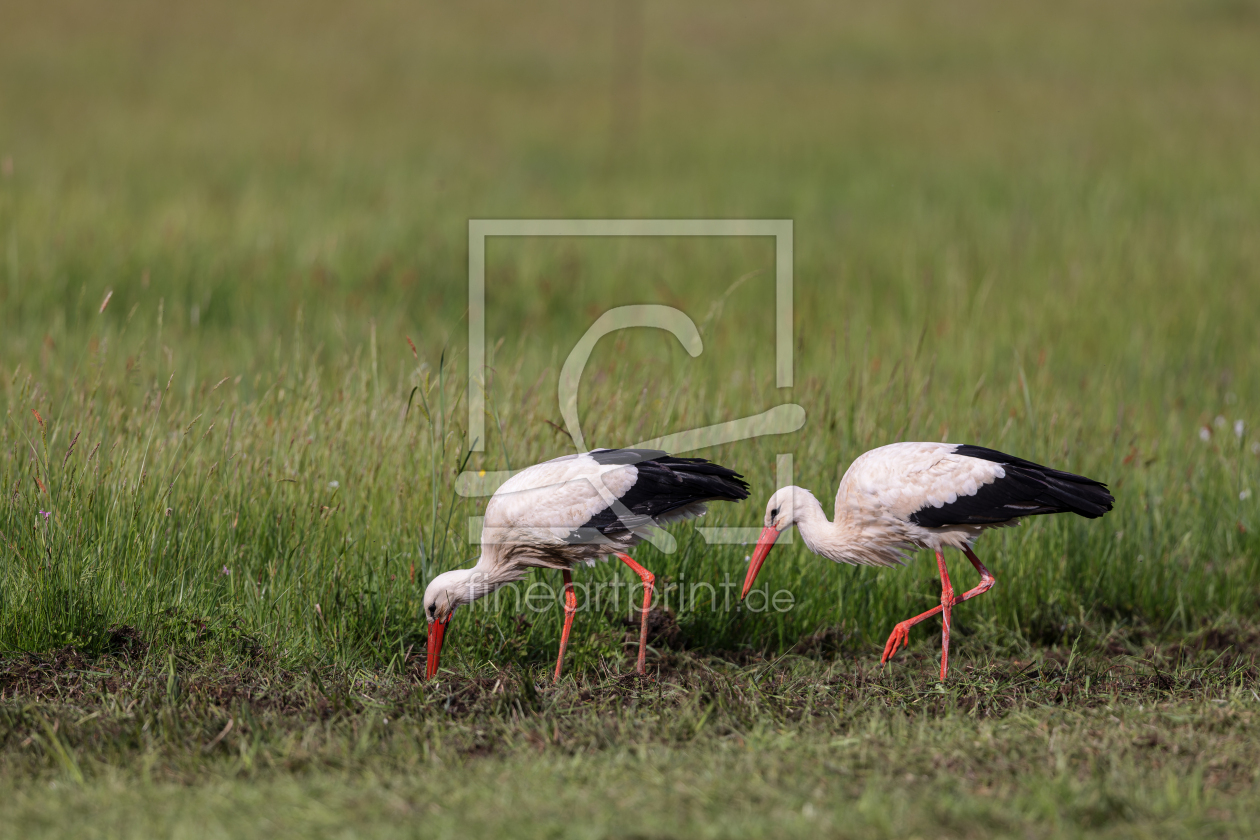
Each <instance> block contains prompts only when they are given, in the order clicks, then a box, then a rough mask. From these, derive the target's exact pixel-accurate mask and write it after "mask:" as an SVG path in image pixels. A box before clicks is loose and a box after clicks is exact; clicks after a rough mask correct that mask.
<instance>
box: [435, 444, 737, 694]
mask: <svg viewBox="0 0 1260 840" xmlns="http://www.w3.org/2000/svg"><path fill="white" fill-rule="evenodd" d="M746 498H748V484H747V483H746V482H745V481H744V480H743V477H742V476H741V475H739V474H738V473H736V472H734V471H733V470H729V469H727V468H726V467H723V466H720V465H718V464H714V463H711V462H709V461H706V460H704V459H702V458H675V457H672V456H670V455H666V454H665V453H664V452H660V451H657V450H652V449H596V450H593V451H591V452H586V453H583V454H581V455H565V456H563V457H560V458H555V459H553V460H550V461H546V462H544V463H541V464H535V465H534V466H532V467H528V468H527V469H524V470H521V471H520V472H519V473H517V474H516V475H514V476H512V477H511V478H510V479H508V480H507V481H506V482H504V484H503V486H501V487H500V488H499V489H498V490H497V491H495V493H494V495H493V496H492V497H491V499H490V502H489V504H487V505H486V516H485V522H484V524H483V526H482V538H481V545H482V548H481V557H480V558H478V560H477V565H475V566H473V567H472V568H471V569H456V570H455V571H451V572H445V573H443V574H440V575H438V576H437V577H435V578H434V579H433V580H432V581H430V583H429V586H428V588H427V589H425V592H424V612H425V616H426V617H427V619H428V621H429V647H428V659H427V661H426V675H425V676H426V679H428V678H432V677H433V675H434V674H436V673H437V670H438V662H439V660H440V658H441V654H442V639H443V636H444V634H445V632H446V625H447V624H448V623H450V620H451V614H452V613H453V612H455V610H456V608H458V607H459V606H461V605H463V604H469V603H472V602H473V601H475V600H477V599H478V598H481V597H482V596H484V595H488V594H489V593H491V592H493V591H494V590H496V589H498V588H499V587H501V586H504V585H506V584H509V583H512V582H513V581H517V580H520V579H521V578H523V577H524V576H525V575H526V574H527V573H528V572H529V570H530V569H559V570H561V572H562V573H563V575H564V630H563V632H562V633H561V636H560V653H559V655H558V656H557V657H556V675H555V678H556V679H557V680H558V679H560V670H561V668H562V667H563V665H564V650H565V647H566V646H567V645H568V643H569V630H570V629H571V628H572V626H573V615H574V613H576V612H577V593H576V592H575V591H574V589H573V579H572V576H571V574H570V570H571V569H572V568H573V567H575V566H578V565H582V564H586V565H594V563H595V561H596V560H607V559H608V556H609V555H610V554H615V555H616V556H617V558H618V559H620V560H621V561H622V562H623V563H625V564H626V565H627V566H629V567H630V568H631V569H632V570H634V572H635V573H636V574H638V576H639V578H640V579H641V580H642V581H643V613H642V615H641V616H640V621H639V626H640V631H639V658H638V663H637V665H636V671H637V672H638V673H640V674H642V673H643V670H644V657H645V656H646V651H647V626H648V623H647V611H648V608H649V607H650V606H651V604H652V585H653V583H654V581H655V576H654V575H653V574H652V573H651V572H649V571H648V570H647V569H645V568H643V567H642V566H640V565H639V564H638V563H636V562H634V560H632V559H631V558H630V556H629V555H627V554H626V553H625V552H626V551H627V550H629V549H630V548H631V547H632V546H634V545H635V544H636V543H638V542H639V541H640V540H642V539H643V537H644V536H645V535H646V534H647V532H648V531H649V530H650V529H651V528H653V527H656V526H660V525H664V524H665V523H668V522H677V521H679V520H682V519H691V518H693V517H696V516H701V515H703V514H704V513H705V505H704V503H705V502H709V501H715V500H725V501H732V502H737V501H740V500H742V499H746Z"/></svg>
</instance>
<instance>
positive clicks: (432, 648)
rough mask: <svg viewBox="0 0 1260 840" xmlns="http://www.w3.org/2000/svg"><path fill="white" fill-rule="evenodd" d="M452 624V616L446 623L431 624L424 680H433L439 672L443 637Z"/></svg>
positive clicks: (447, 618)
mask: <svg viewBox="0 0 1260 840" xmlns="http://www.w3.org/2000/svg"><path fill="white" fill-rule="evenodd" d="M450 623H451V618H450V616H447V617H446V621H430V622H429V653H428V655H427V656H426V657H425V660H424V678H425V679H426V680H431V679H433V675H434V674H436V673H437V672H438V663H439V662H440V661H441V659H442V637H443V636H444V635H446V625H448V624H450Z"/></svg>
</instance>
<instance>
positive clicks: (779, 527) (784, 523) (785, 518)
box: [739, 486, 814, 600]
mask: <svg viewBox="0 0 1260 840" xmlns="http://www.w3.org/2000/svg"><path fill="white" fill-rule="evenodd" d="M813 495H814V494H812V493H810V492H809V491H808V490H806V489H805V488H803V487H790V486H789V487H781V488H779V489H778V490H776V491H775V493H774V495H773V496H771V497H770V501H768V502H766V518H765V528H764V529H763V530H762V532H761V536H760V537H758V538H757V547H756V548H755V549H753V554H752V559H751V560H750V561H749V563H748V576H747V577H745V578H744V591H743V593H742V594H741V595H740V596H739V597H740V599H741V600H742V599H744V598H747V597H748V592H749V590H751V589H752V586H753V582H754V581H755V580H756V579H757V573H758V572H760V571H761V564H762V563H764V562H766V555H768V554H769V553H770V549H772V548H774V541H775V540H777V539H778V538H779V534H782V533H783V532H784V531H786V530H787V529H788V528H791V527H792V526H793V525H795V524H796V511H797V506H798V503H799V502H801V501H804V497H806V496H807V497H809V498H811V499H812V498H813Z"/></svg>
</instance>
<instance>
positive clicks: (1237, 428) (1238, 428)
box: [1234, 420, 1243, 440]
mask: <svg viewBox="0 0 1260 840" xmlns="http://www.w3.org/2000/svg"><path fill="white" fill-rule="evenodd" d="M1242 436H1243V421H1241V420H1235V421H1234V437H1236V438H1238V439H1239V440H1242Z"/></svg>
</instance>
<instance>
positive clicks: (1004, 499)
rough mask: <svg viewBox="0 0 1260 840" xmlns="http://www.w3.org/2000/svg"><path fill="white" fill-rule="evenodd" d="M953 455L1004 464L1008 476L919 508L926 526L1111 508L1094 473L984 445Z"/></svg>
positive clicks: (917, 516)
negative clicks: (1084, 473) (1080, 472)
mask: <svg viewBox="0 0 1260 840" xmlns="http://www.w3.org/2000/svg"><path fill="white" fill-rule="evenodd" d="M954 454H955V455H965V456H967V457H969V458H980V459H982V460H985V461H992V462H994V463H997V464H1001V465H1002V467H1003V468H1004V470H1005V472H1006V476H1005V477H1004V478H1000V479H998V480H997V481H994V482H993V483H992V484H986V485H984V486H983V487H981V488H980V489H979V491H977V492H976V493H975V495H972V496H960V497H959V498H958V500H957V501H956V502H953V503H951V504H948V505H944V506H943V507H939V508H937V507H927V508H923V509H922V510H918V511H915V513H914V514H912V515H911V517H910V521H911V522H914V523H915V524H916V525H921V526H923V527H927V528H943V527H946V526H949V525H999V524H1001V523H1003V522H1010V521H1011V520H1014V519H1019V518H1022V517H1025V516H1037V515H1040V514H1046V513H1075V514H1078V515H1080V516H1084V517H1085V518H1087V519H1097V518H1098V517H1100V516H1102V515H1103V514H1104V513H1106V512H1107V511H1109V510H1111V508H1112V505H1113V504H1114V503H1115V497H1114V496H1112V495H1111V493H1110V492H1108V490H1107V485H1105V484H1103V483H1102V482H1101V481H1095V480H1094V479H1092V478H1086V477H1085V476H1081V475H1075V474H1074V473H1070V472H1064V471H1062V470H1056V469H1053V468H1051V467H1045V466H1042V465H1041V464H1035V463H1033V462H1032V461H1025V460H1024V459H1023V458H1016V457H1015V456H1013V455H1007V454H1006V453H1004V452H998V451H997V450H995V449H987V448H985V447H983V446H971V445H969V444H968V445H963V446H959V447H958V448H957V449H955V450H954Z"/></svg>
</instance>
